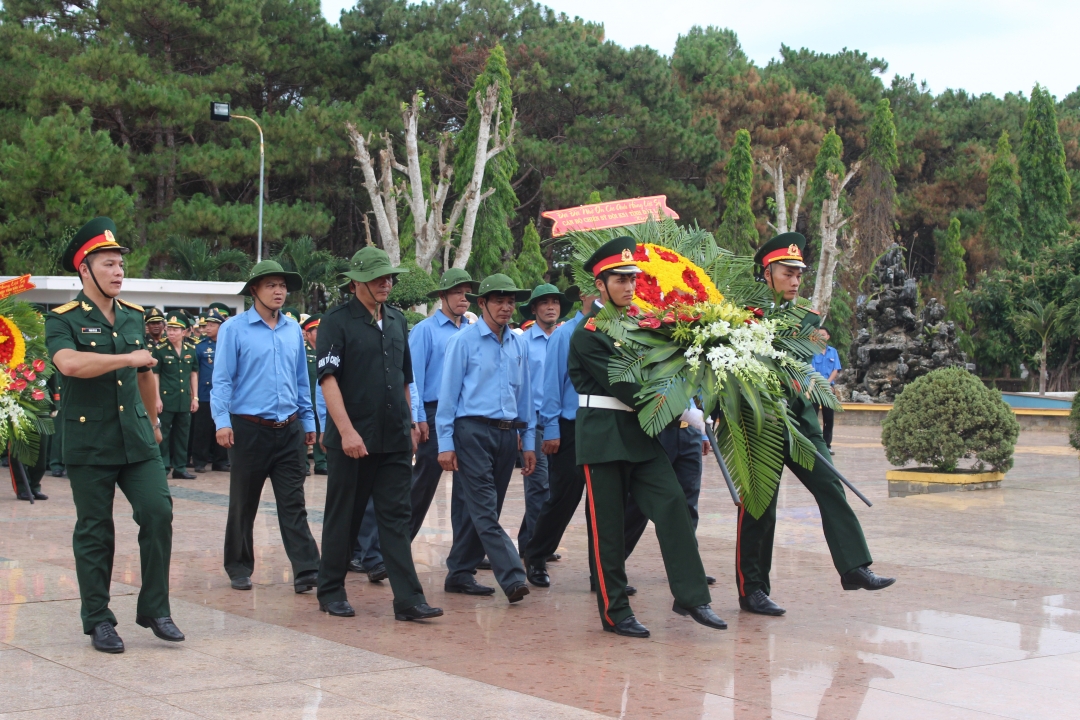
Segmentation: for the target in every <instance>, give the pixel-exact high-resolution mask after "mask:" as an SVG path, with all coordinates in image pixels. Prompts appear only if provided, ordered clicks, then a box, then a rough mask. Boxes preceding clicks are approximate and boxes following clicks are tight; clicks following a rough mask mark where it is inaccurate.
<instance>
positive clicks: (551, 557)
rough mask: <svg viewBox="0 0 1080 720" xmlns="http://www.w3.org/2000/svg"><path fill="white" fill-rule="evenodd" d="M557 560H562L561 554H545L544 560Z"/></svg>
mask: <svg viewBox="0 0 1080 720" xmlns="http://www.w3.org/2000/svg"><path fill="white" fill-rule="evenodd" d="M559 560H562V555H560V554H559V553H551V554H550V555H548V556H547V560H545V562H558V561H559Z"/></svg>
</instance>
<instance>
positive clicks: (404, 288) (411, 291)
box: [386, 260, 438, 310]
mask: <svg viewBox="0 0 1080 720" xmlns="http://www.w3.org/2000/svg"><path fill="white" fill-rule="evenodd" d="M401 267H405V268H409V272H407V273H401V274H400V275H398V276H396V277H395V278H394V289H393V290H391V291H390V297H389V298H387V299H386V302H388V303H389V304H391V305H393V306H394V307H396V308H399V309H401V310H407V309H408V308H411V307H412V306H413V305H423V304H424V303H430V302H431V298H429V297H428V296H427V294H428V293H429V292H431V291H432V290H436V289H438V286H437V285H436V284H435V281H434V280H433V279H432V278H431V275H429V274H428V273H426V272H424V271H423V270H422V269H421V268H420V266H419V265H417V264H416V261H414V260H406V261H404V262H403V263H401Z"/></svg>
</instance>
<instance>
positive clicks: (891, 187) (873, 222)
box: [855, 98, 899, 274]
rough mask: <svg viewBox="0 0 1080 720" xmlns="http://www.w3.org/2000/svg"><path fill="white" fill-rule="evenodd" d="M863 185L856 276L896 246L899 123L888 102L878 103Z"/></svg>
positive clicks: (859, 196)
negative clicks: (893, 245) (892, 244)
mask: <svg viewBox="0 0 1080 720" xmlns="http://www.w3.org/2000/svg"><path fill="white" fill-rule="evenodd" d="M862 162H863V172H862V182H860V183H859V189H858V190H857V191H856V193H855V211H856V212H857V213H858V220H857V222H858V224H859V244H858V247H857V248H856V250H855V267H856V272H858V273H860V274H861V273H862V272H865V271H867V270H869V269H870V264H871V263H872V262H873V261H874V258H876V257H877V256H878V255H879V254H880V253H881V252H882V251H884V250H885V248H887V247H889V245H890V244H891V243H892V240H893V235H894V233H895V232H896V205H897V203H896V178H895V177H893V172H895V170H896V168H897V166H898V165H899V162H898V161H897V157H896V123H895V122H894V121H893V112H892V107H891V106H890V105H889V100H888V99H887V98H882V99H881V100H878V103H877V106H876V107H875V108H874V118H873V120H872V121H871V123H870V134H869V137H868V138H867V144H866V152H865V153H863V159H862Z"/></svg>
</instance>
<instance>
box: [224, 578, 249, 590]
mask: <svg viewBox="0 0 1080 720" xmlns="http://www.w3.org/2000/svg"><path fill="white" fill-rule="evenodd" d="M229 582H230V584H231V585H232V589H233V590H250V589H251V578H249V577H245V576H241V577H234V578H233V579H232V580H230V581H229Z"/></svg>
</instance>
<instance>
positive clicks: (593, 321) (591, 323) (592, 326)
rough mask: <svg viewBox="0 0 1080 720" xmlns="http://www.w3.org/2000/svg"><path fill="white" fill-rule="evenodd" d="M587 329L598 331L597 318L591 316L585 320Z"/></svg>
mask: <svg viewBox="0 0 1080 720" xmlns="http://www.w3.org/2000/svg"><path fill="white" fill-rule="evenodd" d="M585 329H586V330H588V331H589V332H596V318H595V317H591V318H589V319H588V320H586V321H585Z"/></svg>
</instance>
